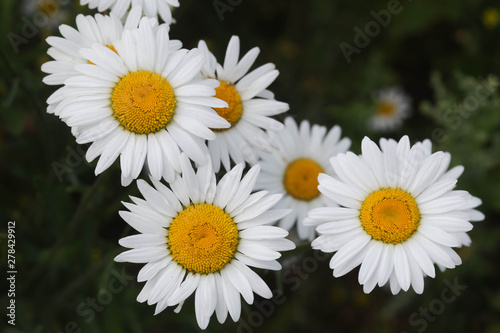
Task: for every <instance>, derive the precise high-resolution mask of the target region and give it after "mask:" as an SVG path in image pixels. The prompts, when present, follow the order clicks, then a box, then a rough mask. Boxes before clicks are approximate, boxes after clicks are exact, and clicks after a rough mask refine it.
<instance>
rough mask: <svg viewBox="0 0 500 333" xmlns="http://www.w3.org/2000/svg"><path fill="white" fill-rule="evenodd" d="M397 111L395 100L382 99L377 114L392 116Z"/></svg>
mask: <svg viewBox="0 0 500 333" xmlns="http://www.w3.org/2000/svg"><path fill="white" fill-rule="evenodd" d="M395 113H396V105H395V104H394V103H393V102H389V101H382V102H380V103H378V104H377V114H378V115H379V116H382V117H392V116H393V115H394V114H395Z"/></svg>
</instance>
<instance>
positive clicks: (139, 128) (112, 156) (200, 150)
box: [57, 18, 229, 186]
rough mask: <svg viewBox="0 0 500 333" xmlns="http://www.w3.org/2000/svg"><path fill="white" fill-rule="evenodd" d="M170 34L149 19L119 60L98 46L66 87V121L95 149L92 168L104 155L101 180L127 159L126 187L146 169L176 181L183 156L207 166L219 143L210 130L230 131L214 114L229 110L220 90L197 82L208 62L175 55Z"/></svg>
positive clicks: (118, 44)
mask: <svg viewBox="0 0 500 333" xmlns="http://www.w3.org/2000/svg"><path fill="white" fill-rule="evenodd" d="M168 32H169V26H168V25H166V24H162V25H160V26H156V25H155V24H153V23H152V21H151V20H150V19H148V18H142V19H141V21H140V24H139V27H138V28H135V29H125V30H124V31H123V34H122V39H121V40H119V41H115V42H114V43H113V46H114V48H115V50H116V52H115V50H112V49H111V48H109V47H106V46H105V45H104V44H99V43H94V44H93V45H92V48H84V49H81V50H80V52H79V53H80V55H81V56H82V57H83V58H84V59H86V62H84V63H80V64H77V65H75V66H74V69H75V71H76V72H78V74H77V75H73V76H72V77H70V78H68V79H66V80H65V81H64V83H65V87H63V89H64V91H63V94H62V98H63V100H62V101H58V102H57V103H58V104H59V103H60V104H63V103H64V108H61V110H60V111H59V116H60V117H61V119H62V120H63V121H64V122H66V123H67V124H68V125H69V126H70V127H72V128H76V129H77V130H76V131H74V135H75V136H76V141H77V142H78V143H80V144H84V143H92V145H91V146H90V148H89V149H88V151H87V153H86V158H87V160H88V161H92V160H94V159H95V158H96V157H98V156H99V155H100V158H99V161H98V163H97V166H96V170H95V173H96V174H99V173H101V172H102V171H104V170H106V169H107V168H108V167H109V166H110V165H111V164H112V163H113V162H114V161H115V160H116V159H117V158H118V157H120V164H121V171H122V184H123V185H125V186H126V185H128V184H130V182H131V181H132V180H133V179H135V178H137V177H138V176H139V173H140V172H141V170H142V168H143V166H144V164H145V163H147V166H148V168H149V171H150V173H151V175H152V177H153V178H154V179H156V180H159V179H160V178H161V177H164V178H165V179H166V180H167V181H172V180H173V179H174V178H175V174H176V172H180V163H179V157H180V154H181V152H182V151H184V152H185V153H186V155H187V156H188V157H189V158H190V159H191V160H193V161H194V162H196V163H197V164H204V163H206V161H207V159H206V155H207V154H208V148H207V146H206V143H205V140H213V139H214V138H215V135H214V133H213V132H212V130H211V129H221V128H227V127H228V126H229V124H228V123H227V121H226V120H224V119H223V118H222V117H219V116H218V115H217V113H216V112H215V111H214V110H213V109H212V108H213V107H226V106H227V103H226V102H224V101H221V100H220V99H217V98H215V97H213V96H214V95H215V88H216V87H217V86H218V85H219V82H218V81H216V80H200V79H197V78H196V77H197V75H198V74H199V72H200V70H201V66H202V65H203V63H204V60H205V59H204V57H203V55H202V54H201V53H200V52H199V51H198V50H197V49H193V50H190V51H188V50H186V49H180V50H175V51H172V48H171V45H170V40H169V35H168ZM174 45H175V46H176V48H177V46H178V42H174ZM195 78H196V79H195Z"/></svg>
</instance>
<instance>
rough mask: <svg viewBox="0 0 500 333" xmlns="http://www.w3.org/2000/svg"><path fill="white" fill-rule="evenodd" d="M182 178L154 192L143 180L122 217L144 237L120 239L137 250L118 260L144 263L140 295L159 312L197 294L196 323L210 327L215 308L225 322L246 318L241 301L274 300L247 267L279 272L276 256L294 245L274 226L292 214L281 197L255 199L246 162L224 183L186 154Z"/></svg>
mask: <svg viewBox="0 0 500 333" xmlns="http://www.w3.org/2000/svg"><path fill="white" fill-rule="evenodd" d="M181 167H182V176H178V177H177V178H176V180H175V181H174V182H173V183H171V184H170V188H168V187H167V186H165V185H163V184H162V183H160V182H159V181H155V180H153V184H154V187H151V186H150V185H148V184H147V183H146V182H145V181H142V180H139V181H138V186H139V190H140V191H141V193H142V195H143V196H144V198H145V200H142V199H139V198H132V200H133V201H134V204H130V203H124V205H125V206H126V207H127V208H128V209H129V210H130V211H121V212H120V216H121V217H122V218H123V219H124V220H125V221H126V222H127V223H128V224H130V225H131V226H132V227H133V228H134V229H136V230H137V231H138V232H140V234H138V235H134V236H129V237H125V238H123V239H121V240H120V244H121V245H122V246H124V247H127V248H131V250H128V251H126V252H123V253H121V254H120V255H118V256H117V257H116V258H115V261H118V262H123V261H127V262H134V263H145V264H146V265H145V266H144V267H143V268H142V269H141V270H140V272H139V275H138V277H137V280H138V281H139V282H143V281H147V282H146V284H145V285H144V288H143V289H142V291H141V293H140V294H139V296H138V297H137V300H138V301H139V302H145V301H147V303H148V304H150V305H151V304H156V310H155V314H157V313H159V312H161V311H163V310H164V309H165V308H166V307H167V306H176V305H178V307H177V309H176V311H180V308H181V307H182V305H183V303H184V301H185V300H186V299H187V298H188V297H189V296H190V295H191V294H193V293H195V311H196V319H197V321H198V325H199V326H200V327H201V328H202V329H205V328H206V327H207V325H208V323H209V321H210V317H211V316H212V314H213V312H214V311H215V313H216V315H217V319H218V320H219V322H220V323H223V322H224V321H225V320H226V317H227V314H228V313H229V314H230V316H231V318H232V319H233V320H234V321H237V320H238V319H239V317H240V312H241V303H240V294H241V295H242V296H243V299H244V300H245V301H246V302H247V303H249V304H252V302H253V299H254V295H253V293H254V292H255V293H256V294H258V295H260V296H262V297H264V298H270V297H272V293H271V290H270V289H269V287H268V286H267V285H266V283H265V282H264V281H263V280H262V279H261V278H260V277H259V276H258V275H257V274H256V273H255V272H254V271H253V270H252V269H250V268H249V266H251V267H257V268H264V269H271V270H279V269H281V265H280V264H279V263H278V262H277V261H276V259H278V258H279V257H280V256H281V255H280V253H279V252H278V251H286V250H291V249H293V248H294V247H295V245H294V244H293V243H292V242H291V241H289V240H287V239H285V238H284V237H285V236H287V234H288V233H287V231H286V230H284V229H281V228H278V227H274V226H269V225H268V224H271V223H273V222H274V221H276V220H277V219H280V218H282V217H283V216H285V215H286V214H288V213H289V210H286V209H274V210H269V209H270V208H271V207H273V206H274V205H275V204H276V202H278V201H279V200H280V198H281V195H279V194H274V195H267V192H265V191H262V192H256V193H253V194H251V192H252V190H253V187H254V184H255V181H256V178H257V176H258V173H259V166H254V167H253V168H251V169H250V170H249V171H248V173H247V174H246V175H245V176H244V177H243V178H242V172H243V164H238V165H237V166H235V167H234V168H233V169H232V170H231V171H230V172H228V173H227V174H226V175H225V176H224V177H223V178H222V179H221V180H220V181H219V183H218V184H216V180H215V174H214V172H213V170H212V166H211V163H206V164H205V165H203V166H200V167H199V168H198V170H197V172H195V171H194V170H193V168H192V166H191V164H190V162H189V160H188V159H187V157H186V156H185V155H184V154H182V156H181Z"/></svg>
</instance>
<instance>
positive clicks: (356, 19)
mask: <svg viewBox="0 0 500 333" xmlns="http://www.w3.org/2000/svg"><path fill="white" fill-rule="evenodd" d="M55 1H57V0H55ZM66 2H68V1H66ZM221 2H222V3H224V4H226V5H228V4H229V2H228V1H227V0H221ZM232 3H233V4H236V5H235V6H233V7H232V11H226V12H225V13H224V14H223V17H224V20H223V21H221V20H220V17H219V15H218V13H217V11H216V9H215V7H214V3H213V2H212V1H194V0H181V7H180V8H179V9H177V10H176V11H175V12H174V17H175V18H176V19H177V24H175V25H173V26H172V29H171V38H176V39H180V40H181V41H183V43H184V45H185V47H188V48H191V47H195V46H196V44H197V42H198V40H199V39H205V40H206V41H207V43H208V44H209V46H210V47H211V49H212V50H213V51H214V53H215V54H216V55H217V56H218V57H219V61H222V57H223V55H224V52H225V47H226V45H227V42H228V40H229V38H230V37H231V35H233V34H235V35H239V36H240V37H241V44H242V54H243V52H245V51H247V50H249V49H250V48H251V47H254V46H259V47H260V49H261V54H260V56H259V58H258V60H257V65H261V64H264V63H266V62H273V63H275V64H276V66H277V68H278V69H279V70H280V76H279V77H278V79H277V80H276V82H275V83H274V84H273V85H272V86H271V89H272V90H273V91H274V92H275V93H276V97H277V99H278V100H282V101H285V102H288V103H289V104H290V112H289V114H291V115H293V116H295V117H296V119H298V120H302V119H309V120H310V121H311V122H314V123H320V124H323V125H326V126H328V127H330V126H333V125H334V124H339V125H340V126H341V127H342V129H343V133H344V134H345V135H347V136H349V137H350V138H351V139H352V140H353V146H352V149H353V151H354V152H356V153H359V152H360V149H359V143H360V141H361V139H362V138H363V137H364V136H365V135H368V136H370V137H371V138H372V139H378V137H379V134H378V133H372V132H370V131H369V130H368V128H367V125H366V124H367V120H368V118H369V117H370V116H371V115H372V114H373V102H372V99H371V96H372V93H373V92H374V91H376V90H378V89H380V88H383V87H387V86H401V87H403V88H404V89H405V90H406V91H407V92H408V94H409V95H410V96H411V97H412V99H413V109H414V113H413V115H412V117H411V118H410V119H409V120H408V121H406V123H405V125H404V127H403V128H402V129H401V130H399V131H398V132H396V133H388V134H386V135H385V136H390V137H394V138H397V139H399V138H400V137H401V136H402V135H404V134H408V135H410V138H411V140H412V142H415V141H418V140H423V139H425V138H431V139H434V149H438V150H445V151H449V152H451V154H452V165H457V164H463V165H464V166H465V168H466V171H465V174H464V175H463V176H462V177H461V179H460V181H459V185H458V186H459V188H460V189H465V190H468V191H470V192H471V193H472V194H473V195H475V196H478V197H480V198H482V199H483V202H484V204H483V206H481V208H480V209H481V210H482V211H483V212H484V213H485V214H486V220H485V221H484V222H480V223H477V224H475V228H474V230H472V231H471V232H470V236H471V238H472V240H473V242H472V246H471V247H470V248H463V249H460V250H458V252H459V254H460V256H461V257H462V259H463V264H462V265H461V266H459V267H458V268H456V269H453V270H447V271H446V272H444V273H441V272H438V273H437V276H436V278H435V279H429V278H427V279H426V280H425V290H424V294H423V295H416V294H415V293H414V292H413V291H410V292H407V293H404V292H402V293H400V294H399V295H397V296H392V295H391V294H390V291H389V290H388V289H387V288H377V289H375V290H374V291H373V292H372V293H371V294H369V295H365V294H364V293H363V291H362V287H361V286H359V284H358V282H357V273H358V269H355V270H354V271H353V272H351V273H349V274H347V275H346V276H344V277H342V278H338V279H335V278H333V276H332V273H331V270H330V269H329V268H328V260H326V259H325V258H324V257H320V254H319V253H314V252H313V251H312V250H310V249H309V246H308V245H307V244H302V245H299V247H298V249H297V250H295V251H293V252H292V253H286V254H284V256H283V258H282V263H283V265H284V270H283V271H282V272H281V273H275V272H268V271H259V274H260V275H261V276H262V277H263V278H264V279H265V280H266V282H267V283H268V284H269V285H270V287H271V289H273V290H275V291H276V297H275V298H274V299H273V300H274V303H273V304H272V306H271V305H270V304H271V303H266V302H264V300H262V299H261V298H260V297H256V303H258V304H259V306H256V305H252V306H248V305H246V304H244V305H243V311H242V316H241V320H240V322H239V323H236V324H234V323H232V321H231V320H230V319H228V320H227V321H226V323H225V324H224V325H220V324H218V323H217V321H216V318H215V316H214V317H212V320H211V323H210V325H209V327H208V329H207V330H206V331H207V332H238V331H239V332H289V331H292V330H294V331H303V332H306V331H307V332H402V331H406V332H408V333H411V332H423V331H426V332H491V333H492V332H500V315H499V314H500V287H499V285H498V281H499V273H500V269H499V266H498V255H499V248H500V247H499V241H500V227H499V226H498V218H499V211H500V132H499V129H500V99H499V97H498V93H497V92H496V91H495V92H494V93H492V94H491V95H489V96H487V98H484V99H482V100H481V101H480V103H479V105H478V106H477V107H476V108H474V110H473V111H472V112H467V113H463V112H462V113H461V112H460V110H461V108H460V105H461V104H462V103H463V102H464V101H466V100H467V98H470V96H472V97H473V96H476V91H477V89H478V87H481V86H482V84H483V83H482V82H484V80H486V79H487V78H489V80H490V82H493V83H491V86H495V81H497V75H498V73H499V70H500V57H499V52H498V50H499V47H500V43H499V42H500V38H499V32H500V25H495V24H493V25H487V26H485V24H484V22H483V13H484V11H485V10H486V9H488V8H492V9H495V8H496V9H497V10H500V5H499V4H498V2H495V1H483V0H454V1H451V0H445V1H425V0H414V1H403V2H401V6H402V11H401V12H400V13H399V14H397V15H393V16H392V17H391V23H390V24H389V25H388V26H387V27H385V28H382V29H381V32H380V33H379V34H378V35H377V36H375V37H373V38H371V40H370V43H369V45H368V46H366V47H364V48H362V49H361V52H360V53H359V54H353V55H352V61H351V62H350V63H347V61H346V60H345V58H344V56H343V54H342V51H341V49H340V47H339V44H340V43H342V42H345V43H349V44H351V45H353V43H354V38H355V34H356V32H355V31H354V30H353V29H354V28H355V27H359V28H360V29H362V30H364V28H365V25H366V24H367V23H368V22H370V21H372V20H373V17H372V16H371V14H370V12H371V11H372V10H374V11H376V12H379V11H380V10H385V9H387V6H388V4H387V2H386V1H378V0H377V1H370V0H349V1H348V0H344V1H334V0H331V1H329V0H324V1H319V0H311V1H303V0H287V1H285V0H273V1H268V0H253V1H251V0H241V1H239V0H232ZM21 6H22V1H19V0H18V1H15V0H2V1H1V2H0V27H1V33H0V37H1V38H0V49H1V58H2V61H1V62H0V63H1V66H2V67H1V68H0V72H1V74H2V75H1V79H0V92H1V96H2V99H1V101H0V103H1V114H0V177H1V180H2V183H1V185H2V186H1V188H2V192H1V200H0V220H1V221H3V222H2V229H1V232H2V235H1V237H2V239H1V240H2V242H1V251H0V253H1V256H2V260H1V262H2V271H6V270H7V268H6V265H4V263H6V257H7V246H6V239H5V232H6V224H4V223H6V222H7V221H9V220H15V221H16V222H17V224H16V266H17V271H18V274H17V284H16V298H15V299H16V314H17V317H16V318H17V321H16V326H15V327H8V330H7V331H6V332H43V333H48V332H52V333H55V332H79V329H80V330H81V332H153V333H154V332H195V331H198V330H199V329H198V326H197V324H196V321H195V316H194V308H193V302H192V298H191V301H190V302H187V303H186V305H185V306H184V308H183V310H182V311H181V313H180V314H174V313H173V311H172V310H171V309H170V308H168V309H167V310H165V311H164V312H162V313H161V314H159V315H157V316H153V312H154V307H152V306H148V305H146V304H139V303H137V302H136V301H135V298H136V296H137V294H138V293H139V291H140V288H141V287H142V284H139V283H137V282H135V279H129V280H127V279H126V280H125V283H126V284H127V286H126V288H123V289H122V290H120V291H118V289H120V287H121V285H120V283H119V282H117V281H118V280H116V277H115V276H116V275H121V274H123V270H125V272H126V273H125V274H128V275H130V276H135V275H136V274H137V272H138V270H139V269H140V267H141V266H140V265H136V264H117V263H114V262H113V257H114V256H115V255H116V254H118V253H119V252H121V251H122V248H121V247H120V246H119V245H118V239H119V238H121V237H123V236H124V235H130V234H133V233H134V231H133V230H131V229H130V228H128V227H127V226H126V224H125V223H124V222H123V221H122V220H121V219H120V218H119V216H118V213H117V212H118V210H120V209H122V206H121V203H120V201H122V200H128V195H132V194H133V195H137V193H138V191H137V188H136V187H135V184H132V185H131V186H130V187H128V188H122V187H121V186H120V173H119V166H118V165H117V164H116V163H115V165H114V166H113V167H112V168H111V169H109V170H107V171H106V172H104V173H103V174H102V175H100V176H98V177H95V176H94V168H95V162H93V163H91V164H88V163H87V162H85V161H84V160H83V159H82V155H83V153H84V151H85V150H86V147H81V146H78V145H77V144H76V143H75V140H74V138H73V137H72V135H71V133H70V129H69V128H68V127H67V126H66V125H64V124H63V123H62V122H61V121H60V120H59V119H58V118H57V117H56V116H53V115H49V114H47V113H46V112H45V107H46V104H45V100H46V99H47V97H48V96H49V95H50V94H51V93H52V92H53V91H54V90H55V87H49V86H45V85H44V84H43V83H42V81H41V79H42V77H43V76H44V74H43V73H41V71H40V66H41V64H42V63H44V62H45V61H48V60H49V58H48V56H47V55H46V51H47V48H48V45H47V44H46V43H45V42H44V39H45V37H46V36H48V35H59V33H58V32H57V31H55V30H51V29H50V28H48V27H47V26H45V27H44V28H40V29H38V31H37V32H35V33H34V34H33V35H32V36H30V37H29V38H26V40H25V43H22V44H20V45H18V48H19V50H18V52H15V49H14V48H13V47H12V45H11V42H10V41H9V36H10V37H11V38H12V37H13V34H16V35H18V36H23V29H26V28H25V25H26V24H27V23H26V20H27V21H28V22H33V15H34V14H22V13H21V10H20V7H21ZM60 10H64V11H67V13H68V22H67V23H68V24H70V25H72V26H74V25H75V24H74V17H75V16H76V15H77V13H80V12H84V13H92V11H90V10H88V8H86V7H81V6H79V5H78V4H77V1H69V3H68V4H67V5H65V6H62V7H61V8H60ZM23 17H24V18H25V21H23V20H22V18H23ZM25 37H27V36H25ZM23 38H24V37H23ZM490 74H491V76H490ZM283 118H284V117H281V118H280V119H283ZM436 129H438V132H435V131H436ZM439 131H441V132H439ZM433 133H441V134H444V135H445V136H442V135H441V134H439V135H438V136H436V135H435V134H433ZM315 256H316V257H315ZM318 258H319V259H318ZM294 267H295V268H294ZM2 276H5V273H2ZM2 280H3V282H2V285H4V283H5V280H4V278H2ZM446 281H447V282H446ZM454 282H456V283H458V284H459V285H462V286H465V287H462V289H463V288H465V290H459V291H456V295H455V297H454V298H453V300H450V297H452V296H453V294H452V293H450V292H449V291H448V289H447V288H449V287H448V285H447V283H452V284H453V283H454ZM110 283H111V285H110ZM2 290H6V288H5V289H4V288H3V289H2ZM110 290H114V291H115V292H114V293H111V292H110ZM107 295H111V296H112V299H106V298H105V297H106V296H107ZM6 296H7V295H6V291H5V292H2V293H1V295H0V300H1V301H0V304H1V306H2V308H3V309H5V306H7V297H6ZM98 297H100V298H101V301H104V302H105V303H107V302H108V301H109V304H106V305H105V306H103V307H102V308H100V307H99V305H98V306H96V308H98V309H99V311H95V310H90V309H91V307H90V306H89V305H88V304H87V302H88V300H89V299H92V298H98ZM103 297H104V298H103ZM101 303H102V302H101ZM259 307H260V310H259ZM425 309H431V310H430V311H429V315H428V316H429V317H427V319H425V318H426V317H425V316H424V314H423V312H421V311H426V310H425ZM4 311H5V310H4ZM4 311H2V316H3V313H4ZM432 311H434V314H432ZM6 321H7V318H6V317H4V318H2V320H1V322H0V331H4V329H3V328H2V327H3V326H4V325H5V327H7V326H6Z"/></svg>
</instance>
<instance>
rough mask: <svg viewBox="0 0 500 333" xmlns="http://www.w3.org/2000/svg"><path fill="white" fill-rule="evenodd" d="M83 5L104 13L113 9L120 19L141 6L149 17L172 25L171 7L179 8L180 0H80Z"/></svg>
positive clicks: (112, 11)
mask: <svg viewBox="0 0 500 333" xmlns="http://www.w3.org/2000/svg"><path fill="white" fill-rule="evenodd" d="M80 4H81V5H88V6H89V8H90V9H94V8H97V10H98V11H100V12H103V11H105V10H108V9H111V13H114V14H115V15H116V16H118V17H119V18H122V17H123V16H125V14H126V13H127V11H128V10H129V9H130V8H131V7H133V6H141V8H142V10H143V13H144V15H145V16H147V17H154V18H156V17H158V15H160V17H161V19H162V20H163V21H164V22H165V23H167V24H170V23H172V11H171V8H170V7H179V0H80Z"/></svg>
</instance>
